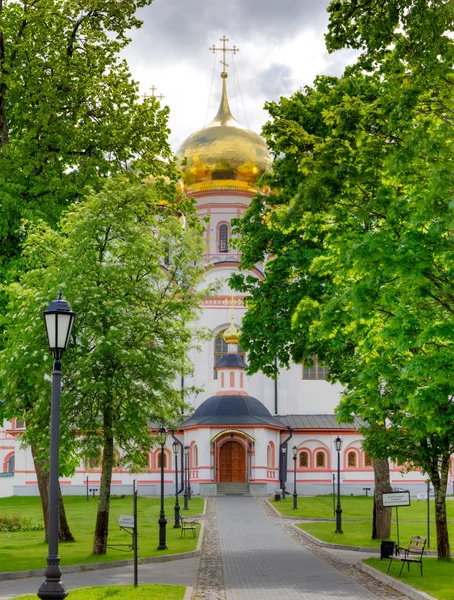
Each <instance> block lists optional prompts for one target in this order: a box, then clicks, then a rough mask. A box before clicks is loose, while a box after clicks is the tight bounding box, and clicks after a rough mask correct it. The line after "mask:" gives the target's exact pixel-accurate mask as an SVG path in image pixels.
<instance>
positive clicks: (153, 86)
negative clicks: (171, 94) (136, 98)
mask: <svg viewBox="0 0 454 600" xmlns="http://www.w3.org/2000/svg"><path fill="white" fill-rule="evenodd" d="M157 90H158V88H157V87H156V86H155V85H152V86H151V88H150V91H151V94H142V98H143V99H144V100H146V99H147V98H156V99H157V100H162V99H163V98H165V96H163V95H162V94H159V96H157V95H156V93H155V92H157Z"/></svg>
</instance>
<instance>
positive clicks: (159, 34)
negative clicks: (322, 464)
mask: <svg viewBox="0 0 454 600" xmlns="http://www.w3.org/2000/svg"><path fill="white" fill-rule="evenodd" d="M328 4H329V0H281V1H280V2H276V0H229V1H226V0H155V1H154V2H153V4H152V5H151V6H148V7H146V8H144V9H142V10H141V11H140V12H139V13H138V14H139V17H140V18H141V19H142V20H143V21H144V24H143V27H142V29H141V30H140V31H139V32H135V33H134V34H133V37H134V43H135V44H138V45H139V46H140V47H142V48H143V49H146V51H148V55H149V57H150V59H151V60H156V59H158V60H159V61H160V63H161V64H163V63H164V64H166V63H168V62H175V60H194V59H198V58H201V57H203V56H205V57H206V53H207V51H208V48H209V46H211V45H212V44H213V43H216V44H218V41H219V37H220V35H223V34H224V33H225V34H226V35H227V37H229V38H230V39H231V43H235V44H236V45H238V46H241V40H242V39H243V40H244V39H245V38H250V37H252V36H254V35H259V36H260V37H267V38H268V39H269V40H270V44H273V45H274V44H275V43H276V42H278V41H279V40H280V39H282V38H283V37H292V36H293V35H295V34H296V33H299V32H301V31H303V30H304V29H306V28H311V29H316V30H320V31H321V30H322V29H324V27H325V25H326V22H327V15H326V7H327V6H328ZM145 60H146V59H145Z"/></svg>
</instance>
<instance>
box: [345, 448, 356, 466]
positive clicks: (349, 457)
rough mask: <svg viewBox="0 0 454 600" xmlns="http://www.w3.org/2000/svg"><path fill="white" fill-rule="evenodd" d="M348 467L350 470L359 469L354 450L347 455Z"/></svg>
mask: <svg viewBox="0 0 454 600" xmlns="http://www.w3.org/2000/svg"><path fill="white" fill-rule="evenodd" d="M347 466H348V468H349V469H356V467H357V460H356V452H354V451H353V450H352V451H351V452H348V453H347Z"/></svg>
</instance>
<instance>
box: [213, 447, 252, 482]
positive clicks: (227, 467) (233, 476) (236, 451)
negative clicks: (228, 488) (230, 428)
mask: <svg viewBox="0 0 454 600" xmlns="http://www.w3.org/2000/svg"><path fill="white" fill-rule="evenodd" d="M219 481H220V482H222V483H240V482H241V483H244V482H246V481H247V479H246V448H245V447H244V446H243V444H240V442H235V441H229V442H225V443H224V444H222V446H221V447H220V449H219Z"/></svg>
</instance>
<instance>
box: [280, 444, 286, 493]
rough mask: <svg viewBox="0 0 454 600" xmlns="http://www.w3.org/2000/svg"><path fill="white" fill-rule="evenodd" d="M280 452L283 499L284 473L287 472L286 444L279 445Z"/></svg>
mask: <svg viewBox="0 0 454 600" xmlns="http://www.w3.org/2000/svg"><path fill="white" fill-rule="evenodd" d="M281 452H282V476H281V479H282V500H285V475H286V473H287V445H286V444H284V445H283V446H281Z"/></svg>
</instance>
